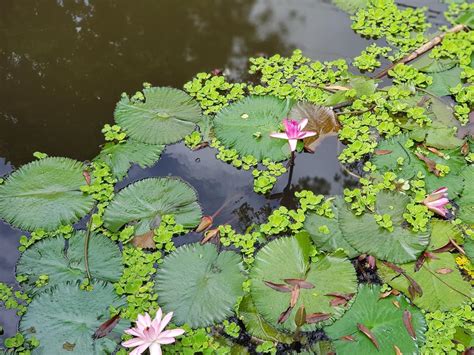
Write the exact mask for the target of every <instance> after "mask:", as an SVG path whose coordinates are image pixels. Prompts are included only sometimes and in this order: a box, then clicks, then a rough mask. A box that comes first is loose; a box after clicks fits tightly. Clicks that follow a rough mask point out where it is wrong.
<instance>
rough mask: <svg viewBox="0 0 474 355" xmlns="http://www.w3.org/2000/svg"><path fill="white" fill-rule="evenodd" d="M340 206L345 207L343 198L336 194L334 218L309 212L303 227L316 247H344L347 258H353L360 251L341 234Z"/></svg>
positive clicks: (325, 249) (330, 250)
mask: <svg viewBox="0 0 474 355" xmlns="http://www.w3.org/2000/svg"><path fill="white" fill-rule="evenodd" d="M341 208H345V206H344V200H343V199H342V198H341V197H339V196H338V197H336V199H335V201H334V205H333V207H332V210H333V212H334V215H335V216H334V218H328V217H325V216H320V215H318V214H316V213H310V214H308V215H307V216H306V220H305V222H304V228H305V230H306V231H307V232H308V233H309V234H310V235H311V239H312V240H313V243H314V244H315V245H316V247H317V248H318V249H320V250H323V251H327V252H333V251H336V250H337V249H344V251H345V252H346V254H347V256H348V257H349V258H354V257H356V256H357V255H359V254H360V253H359V252H358V251H357V250H355V249H354V248H353V247H352V246H351V245H350V244H349V243H348V242H347V241H346V240H345V239H344V236H343V235H342V231H341V228H340V226H339V209H341Z"/></svg>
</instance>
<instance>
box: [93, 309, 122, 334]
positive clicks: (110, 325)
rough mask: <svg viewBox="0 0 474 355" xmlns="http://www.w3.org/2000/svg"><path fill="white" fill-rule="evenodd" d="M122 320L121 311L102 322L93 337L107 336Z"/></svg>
mask: <svg viewBox="0 0 474 355" xmlns="http://www.w3.org/2000/svg"><path fill="white" fill-rule="evenodd" d="M119 321H120V313H118V314H116V315H115V316H113V317H112V318H110V319H108V320H107V321H105V322H104V323H102V324H101V325H100V326H99V328H97V330H96V331H95V332H94V334H93V335H92V338H93V339H100V338H103V337H105V336H107V335H108V334H109V333H110V332H111V331H112V330H113V329H114V328H115V326H116V325H117V324H118V322H119Z"/></svg>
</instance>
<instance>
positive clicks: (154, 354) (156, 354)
mask: <svg viewBox="0 0 474 355" xmlns="http://www.w3.org/2000/svg"><path fill="white" fill-rule="evenodd" d="M150 355H161V346H160V344H158V343H153V344H151V345H150Z"/></svg>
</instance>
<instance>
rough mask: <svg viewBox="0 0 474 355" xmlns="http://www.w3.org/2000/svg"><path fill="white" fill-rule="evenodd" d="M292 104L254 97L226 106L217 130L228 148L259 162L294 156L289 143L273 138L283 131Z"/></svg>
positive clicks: (221, 112) (220, 114) (218, 117)
mask: <svg viewBox="0 0 474 355" xmlns="http://www.w3.org/2000/svg"><path fill="white" fill-rule="evenodd" d="M290 108H291V104H290V103H289V101H285V100H280V99H277V98H276V97H273V96H251V97H247V98H245V99H243V100H240V101H238V102H236V103H233V104H231V105H229V106H227V107H225V108H224V109H223V110H222V111H220V112H219V113H218V114H217V115H216V117H215V119H214V131H215V134H216V137H217V139H219V140H220V141H221V142H222V144H224V146H226V148H233V149H235V150H237V152H238V153H239V154H240V155H242V156H244V155H252V156H254V157H255V158H257V159H258V160H259V161H261V160H263V159H270V160H273V161H281V160H284V159H287V158H288V157H289V156H290V149H289V146H288V142H287V141H286V140H284V139H277V138H272V137H270V133H274V132H279V131H280V125H281V124H282V121H283V119H284V118H286V116H287V114H288V112H289V110H290Z"/></svg>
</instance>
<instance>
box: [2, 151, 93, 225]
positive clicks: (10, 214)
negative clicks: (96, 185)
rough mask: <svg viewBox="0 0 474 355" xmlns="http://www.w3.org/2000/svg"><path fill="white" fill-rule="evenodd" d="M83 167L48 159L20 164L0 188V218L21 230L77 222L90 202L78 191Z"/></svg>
mask: <svg viewBox="0 0 474 355" xmlns="http://www.w3.org/2000/svg"><path fill="white" fill-rule="evenodd" d="M84 169H85V166H84V165H83V164H82V163H80V162H78V161H76V160H72V159H68V158H59V157H49V158H44V159H41V160H37V161H33V162H31V163H28V164H26V165H23V166H22V167H21V168H20V169H18V170H17V171H15V172H14V173H13V174H11V175H10V177H9V178H8V179H7V180H6V182H5V183H4V184H3V185H1V186H0V217H1V218H3V219H5V220H6V221H7V222H8V223H11V224H13V225H14V226H15V227H18V228H20V229H23V230H29V231H33V230H35V229H44V230H47V231H51V230H55V229H57V228H58V227H59V226H61V225H66V224H70V223H74V222H77V221H78V220H79V219H81V218H82V217H84V216H85V215H86V214H87V213H88V212H89V211H90V210H91V209H92V207H93V205H94V200H93V199H92V197H91V196H90V195H86V194H84V193H83V192H82V191H81V186H83V185H85V184H86V180H85V178H84V176H83V172H84Z"/></svg>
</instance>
